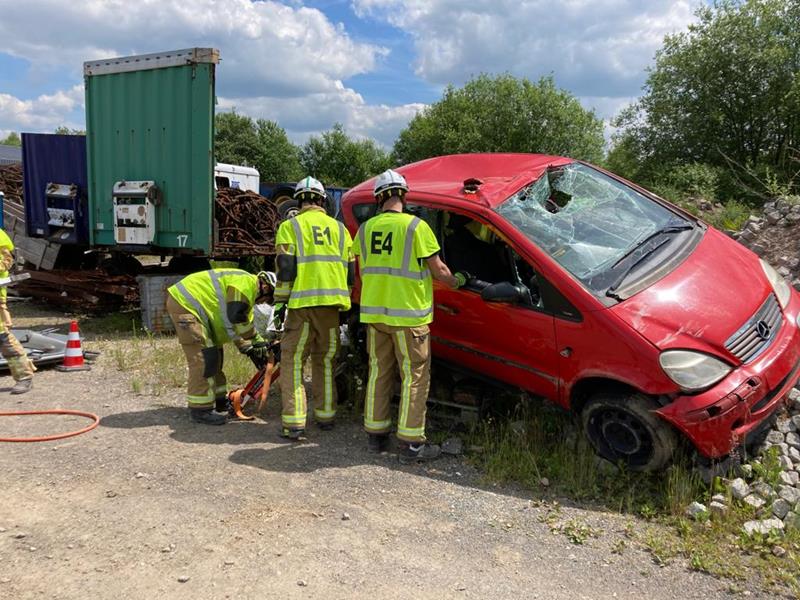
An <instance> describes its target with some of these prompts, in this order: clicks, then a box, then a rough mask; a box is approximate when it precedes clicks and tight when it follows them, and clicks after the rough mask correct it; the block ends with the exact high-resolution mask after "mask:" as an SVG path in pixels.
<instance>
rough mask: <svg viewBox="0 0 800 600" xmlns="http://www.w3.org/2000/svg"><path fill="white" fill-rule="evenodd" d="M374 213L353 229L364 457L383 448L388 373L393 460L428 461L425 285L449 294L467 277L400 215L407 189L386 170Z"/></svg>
mask: <svg viewBox="0 0 800 600" xmlns="http://www.w3.org/2000/svg"><path fill="white" fill-rule="evenodd" d="M373 192H374V195H375V200H376V202H377V204H378V211H379V212H378V214H377V215H376V216H374V217H372V218H371V219H369V220H368V221H367V222H366V223H364V224H363V225H361V227H360V229H359V230H358V233H357V234H356V237H355V240H354V242H353V252H354V253H355V254H357V255H358V256H359V269H360V273H361V322H362V323H367V350H368V352H369V377H368V379H367V390H366V401H365V407H364V428H365V429H366V431H367V434H368V435H369V437H368V447H369V450H370V451H372V452H382V451H384V450H386V449H387V448H388V443H389V437H388V434H389V429H390V427H391V424H392V421H391V418H390V416H389V400H390V397H391V395H392V391H393V388H394V377H395V372H396V368H397V367H399V369H400V380H401V396H400V410H399V418H398V423H397V437H398V439H399V440H400V462H403V463H412V462H418V461H425V460H432V459H435V458H437V457H438V456H439V454H440V452H441V450H440V448H439V446H437V445H435V444H429V443H427V442H426V441H425V410H426V402H427V400H428V388H429V387H430V364H431V362H430V334H429V329H428V324H429V323H431V322H432V321H433V281H432V277H431V276H433V277H434V278H436V279H437V280H439V281H442V282H444V283H446V284H447V285H449V286H450V287H452V288H453V289H456V288H459V287H461V286H463V285H464V284H465V283H466V281H467V279H469V277H470V276H469V275H468V274H467V273H456V274H455V275H453V274H452V273H451V272H450V269H448V268H447V265H445V264H444V262H443V261H442V259H441V257H440V256H439V250H440V248H439V243H438V242H437V241H436V236H435V235H434V234H433V231H432V230H431V228H430V226H429V225H428V224H427V223H426V222H425V221H423V220H422V219H419V218H417V217H415V216H412V215H410V214H406V213H404V212H403V209H404V208H405V196H406V193H407V192H408V185H407V184H406V180H405V178H404V177H403V176H402V175H400V174H399V173H397V172H395V171H393V170H391V169H389V170H388V171H386V172H385V173H382V174H381V175H379V176H378V178H377V179H376V180H375V186H374V189H373Z"/></svg>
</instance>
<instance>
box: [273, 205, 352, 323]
mask: <svg viewBox="0 0 800 600" xmlns="http://www.w3.org/2000/svg"><path fill="white" fill-rule="evenodd" d="M275 244H276V245H277V246H278V252H279V254H289V255H293V256H294V258H295V261H294V264H295V265H296V266H295V269H296V271H295V275H294V278H292V277H291V276H290V275H289V276H287V273H286V269H284V268H282V267H281V264H282V261H281V260H278V273H277V275H278V286H277V288H276V289H275V301H276V302H286V301H287V300H288V303H287V306H288V307H289V308H290V309H294V308H308V307H314V306H337V307H338V308H339V310H349V309H350V290H349V289H348V285H347V270H348V264H349V263H350V262H351V260H352V246H353V240H352V238H351V237H350V233H349V232H348V231H347V229H346V228H345V226H344V224H343V223H341V222H340V221H337V220H336V219H332V218H331V217H329V216H328V215H326V214H325V210H324V209H322V208H320V207H317V206H307V207H305V208H303V210H301V211H300V213H299V214H298V215H297V216H296V217H295V218H293V219H289V220H288V221H284V222H283V223H281V226H280V227H279V228H278V234H277V236H276V237H275Z"/></svg>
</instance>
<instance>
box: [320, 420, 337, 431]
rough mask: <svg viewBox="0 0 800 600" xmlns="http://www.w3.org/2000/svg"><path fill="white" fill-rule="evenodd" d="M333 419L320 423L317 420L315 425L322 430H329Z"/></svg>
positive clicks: (331, 427)
mask: <svg viewBox="0 0 800 600" xmlns="http://www.w3.org/2000/svg"><path fill="white" fill-rule="evenodd" d="M333 425H334V421H323V422H322V423H320V422H319V421H317V427H319V428H320V429H321V430H322V431H330V430H331V429H333Z"/></svg>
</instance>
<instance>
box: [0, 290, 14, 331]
mask: <svg viewBox="0 0 800 600" xmlns="http://www.w3.org/2000/svg"><path fill="white" fill-rule="evenodd" d="M0 322H2V323H3V325H5V326H6V329H11V313H9V312H8V302H7V301H6V296H3V295H0Z"/></svg>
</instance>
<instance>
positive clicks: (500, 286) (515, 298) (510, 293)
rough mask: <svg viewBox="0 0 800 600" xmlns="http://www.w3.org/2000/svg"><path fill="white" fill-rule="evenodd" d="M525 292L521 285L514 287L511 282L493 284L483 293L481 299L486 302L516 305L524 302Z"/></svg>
mask: <svg viewBox="0 0 800 600" xmlns="http://www.w3.org/2000/svg"><path fill="white" fill-rule="evenodd" d="M524 298H525V292H524V290H523V289H522V286H520V285H514V284H513V283H511V282H510V281H501V282H500V283H493V284H492V285H490V286H489V287H487V288H484V289H483V291H482V292H481V299H482V300H483V301H484V302H503V303H505V304H516V303H518V302H522V300H523V299H524Z"/></svg>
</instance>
